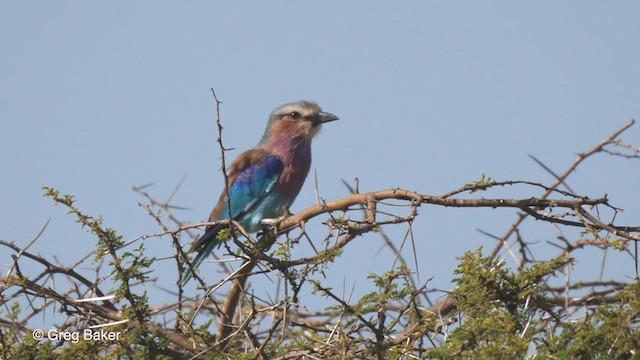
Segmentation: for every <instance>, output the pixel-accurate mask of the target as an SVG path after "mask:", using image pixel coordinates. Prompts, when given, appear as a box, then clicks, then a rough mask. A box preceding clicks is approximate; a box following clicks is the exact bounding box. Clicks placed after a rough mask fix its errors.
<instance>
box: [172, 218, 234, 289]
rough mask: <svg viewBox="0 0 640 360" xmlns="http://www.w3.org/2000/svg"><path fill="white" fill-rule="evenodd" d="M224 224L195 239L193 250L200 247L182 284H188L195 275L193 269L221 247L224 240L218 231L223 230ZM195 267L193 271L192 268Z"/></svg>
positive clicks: (211, 228)
mask: <svg viewBox="0 0 640 360" xmlns="http://www.w3.org/2000/svg"><path fill="white" fill-rule="evenodd" d="M223 228H224V226H221V225H218V226H213V227H210V228H208V229H207V230H206V231H205V232H204V234H202V236H201V237H200V238H199V239H198V240H196V241H195V243H194V245H193V248H192V250H196V249H198V248H200V250H199V251H198V255H196V257H195V258H194V259H193V261H192V262H191V267H187V271H186V275H185V277H184V279H182V285H184V284H186V283H187V282H188V281H189V280H191V278H192V277H193V271H195V270H196V269H198V267H199V266H200V264H202V262H203V261H204V259H206V258H207V257H208V256H209V255H210V254H211V252H212V251H213V249H215V248H217V247H219V246H220V245H221V244H222V240H219V239H218V238H217V235H218V232H220V230H222V229H223ZM191 269H193V271H192V270H191Z"/></svg>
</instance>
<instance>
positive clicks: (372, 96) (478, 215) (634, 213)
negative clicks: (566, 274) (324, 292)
mask: <svg viewBox="0 0 640 360" xmlns="http://www.w3.org/2000/svg"><path fill="white" fill-rule="evenodd" d="M403 4H404V5H405V6H399V5H398V3H392V2H380V1H366V2H365V1H361V2H355V1H351V2H319V1H315V2H294V1H270V2H257V1H253V2H242V3H237V2H221V1H215V2H213V1H212V2H189V3H184V2H182V3H180V4H178V3H176V2H168V1H143V2H133V3H132V2H125V1H120V2H100V3H98V2H91V3H88V2H75V1H55V2H51V1H41V2H35V1H30V2H17V1H12V2H9V1H5V2H3V4H2V11H0V53H1V54H2V55H1V56H0V81H1V85H2V86H0V147H1V151H0V169H1V177H0V204H1V205H0V219H2V220H1V221H0V239H4V240H11V241H15V242H16V243H18V244H26V243H27V242H28V241H29V240H31V239H32V237H33V236H35V235H36V234H37V232H38V231H39V229H40V228H41V227H42V226H43V224H44V223H45V222H46V221H47V220H48V219H49V218H51V219H52V220H51V223H50V225H49V227H48V229H47V230H46V232H45V233H44V235H43V237H42V239H41V240H40V241H39V242H38V243H36V244H35V245H34V247H33V249H32V250H33V251H36V252H39V253H41V254H43V255H46V256H53V255H56V256H58V258H59V259H60V261H62V262H63V263H70V262H72V261H74V260H75V259H77V258H78V257H79V256H81V255H82V254H85V253H86V252H87V251H89V249H91V247H92V246H93V245H94V240H93V238H92V237H91V236H89V235H88V234H86V232H85V231H83V230H80V229H79V227H78V225H77V224H75V223H74V222H73V219H72V218H70V217H68V216H66V215H65V211H64V209H62V208H61V207H55V206H53V204H52V202H51V201H50V200H48V199H44V198H42V190H41V187H42V186H52V187H55V188H57V189H59V190H60V191H61V192H63V193H72V194H75V195H76V196H77V199H78V202H77V205H78V206H79V207H80V208H81V209H83V210H84V211H86V212H87V213H89V214H94V215H98V214H99V215H102V216H103V218H104V221H105V224H106V225H108V226H112V227H114V228H116V229H117V230H118V231H119V232H120V234H122V235H124V237H125V238H126V239H132V238H134V237H136V236H139V235H142V234H146V233H152V232H155V231H157V230H158V228H157V226H156V224H155V223H154V221H153V220H152V219H151V218H149V217H148V216H147V215H146V213H145V211H144V209H142V208H140V207H138V205H137V203H138V202H140V201H142V200H143V199H142V198H141V197H140V196H138V195H136V194H135V193H133V192H132V191H131V186H133V185H142V184H146V183H149V182H153V183H155V185H154V186H153V187H152V188H150V189H149V190H150V192H151V193H152V194H153V195H155V196H157V197H158V198H160V199H163V198H165V197H167V196H168V195H169V193H170V192H171V190H172V189H173V187H174V186H175V185H176V184H177V183H178V181H179V180H180V179H181V178H182V177H183V176H184V174H188V175H187V178H186V181H185V182H184V184H183V186H182V188H181V189H180V191H179V193H178V194H177V196H176V197H175V201H174V203H175V204H176V205H179V206H184V207H187V208H188V210H185V211H178V212H177V213H176V215H178V216H179V217H180V218H181V219H182V220H185V221H191V222H197V221H201V220H203V219H205V218H206V217H207V215H208V213H209V211H210V210H211V208H212V206H213V205H214V202H215V200H216V199H217V197H218V195H219V192H220V191H221V188H222V176H221V174H220V172H219V171H218V169H219V166H220V161H219V151H218V146H217V144H216V142H215V139H216V136H217V133H216V128H215V122H214V120H215V109H214V103H213V99H212V96H211V93H210V90H209V89H210V88H211V87H214V88H215V89H216V92H217V94H218V95H219V97H220V99H221V100H222V101H223V102H224V104H223V106H222V113H221V117H222V121H223V124H224V126H225V132H224V141H225V143H226V145H227V146H229V147H234V148H236V149H237V150H236V151H235V152H232V153H230V154H229V156H230V157H234V156H235V155H237V154H238V153H239V152H240V151H241V150H244V149H248V148H250V147H252V146H253V145H254V144H255V143H256V142H257V141H258V140H259V138H260V137H261V135H262V132H263V130H264V126H265V123H266V119H267V115H268V113H269V112H270V111H271V110H273V109H274V108H275V107H277V106H278V105H280V104H282V103H285V102H289V101H293V100H297V99H310V100H316V101H318V102H319V103H320V105H321V106H322V107H323V109H324V110H326V111H329V112H332V113H334V114H336V115H338V116H340V118H341V120H340V121H338V122H334V123H330V124H328V125H327V126H326V127H325V129H324V130H323V132H322V133H321V134H320V135H319V137H318V138H317V139H316V140H315V143H314V148H313V153H314V162H313V165H312V171H313V170H314V169H315V170H316V171H317V173H318V177H319V181H320V183H319V187H320V191H321V194H322V196H323V197H324V198H326V199H337V198H340V197H342V196H344V195H346V189H345V188H344V186H343V185H342V184H341V181H340V180H341V179H346V180H348V181H352V179H353V178H354V177H358V178H359V179H360V186H361V190H362V191H372V190H380V189H384V188H389V187H402V188H407V189H410V190H415V191H419V192H422V193H426V194H441V193H444V192H446V191H448V190H452V189H454V188H457V187H459V186H461V185H463V184H465V183H468V182H471V181H473V180H475V179H478V178H479V177H480V175H481V174H482V173H486V174H487V175H489V176H491V177H493V178H494V179H498V180H506V179H521V180H523V179H526V180H532V181H545V182H549V181H550V176H549V175H548V174H546V173H545V172H544V171H543V170H542V169H541V168H540V167H538V166H537V165H536V164H534V163H533V162H532V161H531V160H530V159H529V158H528V157H527V154H533V155H535V156H537V157H538V158H539V159H541V160H542V161H544V162H545V163H546V164H547V165H548V166H550V167H551V168H553V169H554V170H556V171H562V170H563V169H565V168H566V167H567V166H568V165H569V164H570V162H571V161H573V160H574V158H575V154H576V153H577V152H579V151H584V150H587V149H589V148H590V147H592V146H593V145H594V144H596V143H597V142H598V141H600V140H601V139H602V138H603V137H605V136H607V135H609V134H610V133H611V132H613V131H614V130H615V129H617V128H618V127H619V126H621V125H622V124H623V123H625V122H627V121H628V120H629V119H631V118H638V117H639V116H638V114H640V66H639V65H638V64H639V59H640V40H639V39H640V22H638V16H639V15H640V5H638V2H634V1H617V2H602V1H580V2H577V1H574V2H569V1H566V2H551V1H549V2H522V1H516V2H514V1H500V2H498V1H494V2H490V3H488V2H477V1H467V2H427V1H414V2H406V3H403ZM623 138H624V139H626V140H627V141H628V142H631V143H635V144H638V143H640V129H639V128H638V127H637V126H636V127H635V128H633V129H632V130H630V131H629V132H628V133H626V135H625V136H623ZM639 178H640V167H639V164H638V162H637V161H636V162H632V161H623V160H619V159H617V160H616V159H614V160H611V159H609V158H608V157H605V156H599V157H597V158H594V159H593V160H590V161H588V162H587V163H586V164H585V165H584V166H583V167H581V168H579V171H578V172H577V173H576V174H574V175H573V177H572V178H570V181H569V183H570V184H571V186H572V187H573V188H574V190H576V191H577V192H580V193H584V194H586V195H589V196H599V195H602V194H604V193H608V194H609V196H610V198H611V200H612V203H614V204H615V205H617V206H620V207H622V208H624V209H626V210H627V212H626V213H625V214H622V215H620V216H619V217H618V220H620V221H621V223H625V224H629V223H633V224H637V219H638V213H640V205H638V204H640V196H639V195H638V191H637V184H638V180H639ZM309 180H310V181H307V183H306V185H305V187H304V188H303V190H302V192H301V194H300V196H299V197H298V200H297V201H296V202H295V204H294V205H293V208H292V211H294V212H296V211H299V210H301V209H303V208H305V207H307V206H309V205H311V204H313V203H314V202H315V194H314V189H313V181H311V180H312V177H310V178H309ZM535 194H536V192H530V191H518V190H515V189H507V190H505V191H502V192H500V195H502V196H506V197H522V196H527V197H528V196H532V195H535ZM478 196H496V193H493V194H478ZM514 217H515V212H513V211H507V210H486V209H485V210H480V209H466V210H460V209H446V210H444V209H440V208H436V207H430V206H429V207H427V206H425V207H422V208H421V216H420V217H419V218H418V220H417V222H416V224H415V227H414V232H415V235H416V240H417V244H416V247H417V249H418V258H419V261H420V266H421V269H420V272H421V277H422V279H423V280H424V279H425V278H427V277H431V276H433V277H434V280H433V283H432V284H433V285H434V286H437V287H441V288H449V287H450V286H449V285H448V283H449V280H450V278H451V277H452V274H451V272H452V270H453V269H454V268H455V266H456V263H457V262H456V260H455V257H456V256H460V255H462V253H463V252H464V251H465V250H468V249H474V248H476V247H477V246H479V245H485V247H486V248H492V247H493V242H491V241H489V240H488V239H487V238H486V237H484V236H482V235H480V234H479V233H478V232H476V231H475V229H476V228H481V229H484V230H486V231H489V232H492V233H495V234H498V235H499V234H502V233H503V232H504V231H505V230H506V228H507V226H508V225H509V224H510V223H511V221H512V220H513V219H514ZM318 224H319V221H318V220H316V222H315V223H314V224H310V225H309V226H318ZM540 229H543V230H540ZM403 231H404V227H397V229H395V230H392V229H390V233H391V234H392V235H393V236H394V237H395V238H396V241H397V243H399V240H400V235H401V234H402V233H403ZM554 235H555V233H554V232H553V231H552V230H551V229H549V228H548V227H546V228H540V227H532V231H531V232H528V233H526V234H525V236H527V237H528V239H529V240H531V241H538V242H540V244H541V246H543V245H544V241H546V240H548V239H550V238H552V237H553V236H554ZM318 241H320V237H318ZM380 244H381V241H380V240H379V238H378V237H376V236H375V235H373V236H367V237H363V238H360V239H357V240H356V241H355V242H354V243H353V244H352V246H349V247H348V249H347V250H346V251H345V254H344V256H343V258H342V259H340V260H338V261H337V262H336V264H335V269H334V270H332V271H328V272H327V276H328V277H329V280H327V281H328V282H333V283H335V284H338V285H339V284H342V282H343V281H344V283H345V284H346V285H347V287H348V288H350V287H351V286H352V285H353V284H356V288H357V292H363V291H366V290H367V288H368V284H369V282H368V281H367V280H366V279H364V277H363V274H366V273H367V272H383V271H385V270H387V269H388V268H389V266H390V265H391V263H392V261H393V259H392V258H391V257H390V256H389V255H388V254H387V253H386V252H383V253H381V254H376V252H377V250H378V249H379V246H380ZM146 246H147V248H149V250H150V252H151V253H153V254H156V255H158V256H167V255H170V254H171V253H172V248H171V245H170V239H168V238H162V239H149V240H147V244H146ZM3 252H4V250H3ZM7 255H8V254H6V253H3V254H0V263H2V264H7V263H8V262H10V259H9V258H8V256H7ZM405 255H407V257H408V258H411V256H410V253H409V252H405ZM596 259H597V258H596ZM622 259H623V260H621V261H619V262H615V261H611V262H610V263H609V265H608V266H609V267H608V270H611V271H612V272H611V273H610V274H609V273H607V275H609V276H614V275H612V274H615V275H616V276H618V277H619V276H621V275H623V274H632V269H633V265H632V263H631V262H630V261H629V259H628V258H622ZM167 265H168V266H166V267H164V268H163V267H162V266H160V267H159V268H158V269H157V271H156V273H155V274H156V275H157V276H161V280H160V281H159V284H160V285H162V286H166V287H171V286H172V282H174V279H175V274H174V272H173V271H174V269H175V267H174V266H173V265H172V264H167ZM585 265H588V266H587V268H586V269H585V271H596V272H597V269H595V270H593V268H594V266H593V264H585ZM596 268H597V267H596ZM203 269H207V264H205V265H203ZM209 269H214V265H211V264H209ZM0 270H1V271H6V270H2V269H0ZM23 270H24V269H23ZM586 276H589V275H586ZM218 278H219V275H218V274H217V273H213V274H209V275H208V280H209V281H210V282H214V281H216V280H217V279H218ZM150 290H151V291H153V290H152V289H150Z"/></svg>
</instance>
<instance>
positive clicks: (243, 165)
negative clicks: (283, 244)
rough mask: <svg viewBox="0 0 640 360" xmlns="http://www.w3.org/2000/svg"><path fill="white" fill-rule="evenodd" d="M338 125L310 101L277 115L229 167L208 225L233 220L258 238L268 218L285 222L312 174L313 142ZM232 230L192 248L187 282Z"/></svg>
mask: <svg viewBox="0 0 640 360" xmlns="http://www.w3.org/2000/svg"><path fill="white" fill-rule="evenodd" d="M335 120H339V118H338V117H337V116H336V115H333V114H331V113H328V112H325V111H322V109H321V108H320V106H318V104H317V103H315V102H312V101H306V100H300V101H296V102H292V103H287V104H284V105H281V106H279V107H278V108H276V109H275V110H273V112H271V114H270V115H269V120H268V122H267V127H266V129H265V131H264V134H263V135H262V138H261V139H260V141H259V142H258V144H257V145H256V146H254V147H253V148H252V149H250V150H247V151H245V152H243V153H241V154H240V155H238V157H237V158H236V159H235V160H234V161H233V162H232V163H231V165H229V167H228V170H227V187H225V189H223V190H222V194H221V195H220V198H219V200H218V203H217V204H216V206H215V207H214V208H213V211H212V212H211V215H210V216H209V221H210V222H214V221H217V220H224V219H229V215H231V219H233V220H235V221H237V222H238V223H239V224H240V225H242V227H243V228H244V229H245V230H246V231H247V232H249V233H255V232H257V231H259V230H261V229H264V228H266V227H267V226H266V225H264V224H263V223H262V220H263V219H276V218H279V217H281V216H282V215H283V214H284V212H285V211H288V209H289V207H290V206H291V204H292V203H293V201H294V200H295V198H296V197H297V196H298V193H299V192H300V189H302V185H303V184H304V181H305V179H306V177H307V174H308V173H309V168H310V167H311V140H312V139H313V138H314V137H315V136H316V135H317V134H318V133H319V132H320V129H321V128H322V125H323V124H326V123H328V122H331V121H335ZM227 188H228V197H227ZM229 207H230V210H229ZM228 227H229V225H228V224H220V225H211V226H208V227H207V228H206V229H205V231H204V234H203V235H202V236H200V237H199V238H198V239H197V240H196V241H195V242H194V243H193V245H192V247H191V250H192V251H198V254H197V255H196V257H195V258H194V259H193V261H192V263H191V267H190V268H189V269H188V270H187V275H186V277H185V280H184V282H186V281H188V280H189V279H190V278H191V277H192V276H193V273H192V271H194V270H195V269H197V268H198V266H200V264H201V263H202V261H203V260H205V259H206V258H207V257H208V256H209V254H211V252H212V251H213V249H214V248H217V247H219V246H220V245H221V244H222V242H224V241H225V240H227V239H228V237H229V236H228V234H220V235H219V233H220V231H221V230H223V229H225V228H228Z"/></svg>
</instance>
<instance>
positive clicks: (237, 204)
mask: <svg viewBox="0 0 640 360" xmlns="http://www.w3.org/2000/svg"><path fill="white" fill-rule="evenodd" d="M283 168H284V164H283V163H282V161H280V159H279V158H278V157H277V156H275V155H274V154H272V153H269V152H267V151H266V150H262V149H254V150H249V151H247V152H245V153H243V154H241V155H240V156H239V157H238V159H237V160H236V161H234V164H232V165H231V167H230V174H231V175H233V176H230V179H229V183H230V185H229V200H230V201H229V203H231V216H232V217H233V218H234V219H238V218H239V217H241V216H243V215H244V214H246V213H248V212H250V211H251V209H253V207H254V206H255V205H256V204H257V203H259V202H260V200H262V199H263V198H264V197H265V196H266V195H267V194H269V193H270V192H271V191H272V190H273V187H274V185H275V183H276V182H277V181H278V177H279V176H280V174H281V173H282V169H283ZM236 174H237V175H236ZM232 179H233V181H232ZM225 195H226V193H225V192H223V194H222V196H221V197H220V198H221V200H222V201H223V202H224V203H223V204H222V208H221V210H220V213H216V211H215V210H214V212H212V214H211V217H210V221H215V220H218V219H226V218H228V217H229V209H228V207H227V205H228V203H227V200H226V196H225ZM216 208H217V207H216Z"/></svg>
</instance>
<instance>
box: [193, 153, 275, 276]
mask: <svg viewBox="0 0 640 360" xmlns="http://www.w3.org/2000/svg"><path fill="white" fill-rule="evenodd" d="M283 168H284V164H283V163H282V161H281V160H280V159H279V158H278V157H277V156H275V155H274V154H272V153H270V152H268V151H266V150H263V149H253V150H249V151H246V152H244V153H242V154H240V156H238V158H237V159H236V160H234V162H233V163H231V165H230V166H229V171H228V184H229V201H227V196H226V195H227V192H226V190H224V191H223V192H222V195H220V199H219V200H218V204H217V205H216V207H215V208H214V209H213V211H212V212H211V215H210V216H209V221H216V220H221V219H228V218H229V210H228V207H227V205H228V203H231V215H232V217H233V218H234V219H238V218H239V217H241V216H243V215H244V214H246V213H248V212H250V211H251V209H253V207H254V206H256V204H258V203H259V202H260V200H262V199H263V198H264V197H265V196H266V195H267V194H269V193H270V192H271V191H272V190H273V188H274V185H275V184H276V182H277V181H278V177H279V176H280V174H281V173H282V169H283ZM225 227H227V226H225V225H217V226H209V227H207V229H206V230H205V232H204V234H202V236H201V237H200V238H198V240H196V242H195V243H194V244H193V246H192V250H199V252H198V255H196V257H195V258H194V259H193V262H192V263H191V267H192V268H193V269H197V268H198V266H200V264H201V263H202V261H203V260H204V259H206V258H207V257H208V256H209V254H210V253H211V251H213V249H214V248H216V247H218V246H219V245H220V244H221V243H222V241H221V240H219V239H218V238H217V235H218V232H219V231H220V230H221V229H223V228H225ZM192 275H193V274H192V273H191V269H188V270H187V273H186V276H185V278H184V279H183V283H186V282H187V281H188V280H189V279H190V278H191V276H192Z"/></svg>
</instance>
